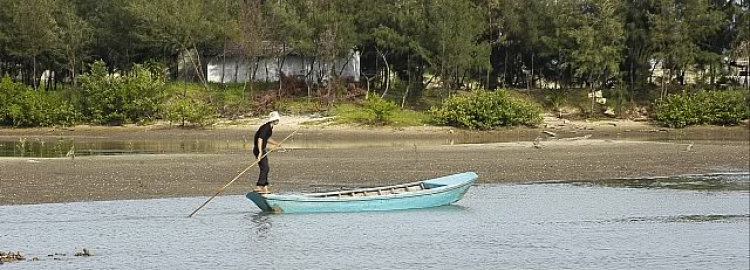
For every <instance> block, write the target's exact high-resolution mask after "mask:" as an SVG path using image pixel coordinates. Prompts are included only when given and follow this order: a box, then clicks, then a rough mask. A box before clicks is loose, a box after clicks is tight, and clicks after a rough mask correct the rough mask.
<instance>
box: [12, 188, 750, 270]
mask: <svg viewBox="0 0 750 270" xmlns="http://www.w3.org/2000/svg"><path fill="white" fill-rule="evenodd" d="M205 200H206V198H205V197H194V198H172V199H158V200H132V201H105V202H77V203H60V204H42V205H21V206H2V207H0V250H16V251H18V250H20V251H22V252H24V253H25V255H26V256H27V257H34V256H37V257H39V258H40V261H37V262H30V261H28V262H18V263H6V264H4V265H3V266H2V268H3V270H5V269H132V268H139V269H165V270H171V269H254V268H271V269H355V268H366V269H551V268H554V269H634V268H647V269H747V268H748V266H750V251H749V250H748V249H747V247H748V245H750V239H748V237H747V236H748V235H749V234H750V228H748V226H747V224H748V219H749V218H748V217H749V216H750V205H748V201H749V200H750V194H748V193H746V192H688V191H685V190H675V189H670V188H609V187H603V186H601V185H586V186H582V185H571V184H567V183H554V184H535V185H518V184H507V185H504V184H484V185H478V186H475V187H472V188H471V189H470V190H469V192H468V194H467V196H466V197H465V198H464V199H463V200H461V201H459V202H458V203H457V204H455V205H453V206H449V207H439V208H432V209H420V210H406V211H392V212H375V213H327V214H300V215H269V214H263V213H259V212H258V210H257V208H255V206H254V205H253V204H252V203H250V202H249V201H247V200H246V199H245V198H244V196H222V197H217V198H216V199H215V200H213V201H212V202H211V203H210V204H209V205H208V206H207V207H205V208H204V209H202V210H201V212H199V213H198V214H197V215H196V216H195V217H193V218H187V217H186V216H187V214H188V213H190V212H191V211H192V210H194V209H195V208H196V207H197V206H199V205H200V204H201V203H203V202H204V201H205ZM76 248H89V249H91V250H92V251H93V256H91V257H73V256H67V257H64V258H63V259H61V260H54V257H52V259H49V258H48V257H46V255H47V254H54V253H57V252H65V253H68V254H71V252H72V251H73V250H75V249H76ZM57 257H60V256H57Z"/></svg>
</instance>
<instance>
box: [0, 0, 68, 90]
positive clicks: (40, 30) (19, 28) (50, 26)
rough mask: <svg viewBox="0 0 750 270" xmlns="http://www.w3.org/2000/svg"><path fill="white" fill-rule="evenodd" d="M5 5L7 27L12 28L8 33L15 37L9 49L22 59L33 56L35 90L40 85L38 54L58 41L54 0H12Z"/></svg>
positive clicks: (48, 49) (47, 49) (49, 48)
mask: <svg viewBox="0 0 750 270" xmlns="http://www.w3.org/2000/svg"><path fill="white" fill-rule="evenodd" d="M8 2H9V3H4V4H7V5H5V7H6V8H7V9H8V10H7V12H9V14H10V24H9V25H7V26H4V27H7V29H9V35H10V36H12V37H13V40H12V41H11V42H10V44H9V45H8V46H9V52H10V54H11V55H15V56H18V57H23V58H31V60H32V62H33V68H32V72H31V76H30V78H31V84H32V85H33V86H34V89H36V88H37V87H38V81H37V78H38V76H37V75H38V74H37V73H38V72H37V57H38V56H40V55H41V54H43V53H45V52H49V51H51V49H52V46H54V45H55V43H56V42H57V40H56V36H55V34H54V29H55V26H56V24H55V19H54V17H53V16H52V11H53V10H54V1H53V0H9V1H8Z"/></svg>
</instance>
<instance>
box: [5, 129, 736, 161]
mask: <svg viewBox="0 0 750 270" xmlns="http://www.w3.org/2000/svg"><path fill="white" fill-rule="evenodd" d="M592 133H594V132H593V131H591V132H589V131H576V132H557V134H556V135H557V136H558V137H556V138H550V137H549V136H547V135H544V134H542V133H540V132H539V131H538V130H531V129H529V130H523V131H517V132H513V133H510V132H509V133H507V134H506V133H502V132H500V133H493V132H488V133H470V132H457V133H456V134H453V133H445V134H441V133H428V134H416V135H414V134H411V135H403V134H397V133H394V134H389V135H386V136H381V137H377V136H375V137H367V136H366V135H367V134H354V135H352V134H349V135H342V136H341V137H339V136H338V135H337V134H336V133H335V132H329V133H316V132H309V133H306V134H300V135H297V136H296V138H291V139H290V140H289V141H287V142H286V143H285V145H286V147H290V148H305V149H336V148H338V149H340V148H362V147H373V146H376V147H377V146H379V147H383V146H385V147H404V146H407V147H411V146H436V145H458V144H484V143H502V142H519V141H534V140H540V139H541V140H545V139H553V140H556V139H575V138H590V139H605V140H637V141H665V142H670V143H676V144H685V145H688V144H693V143H701V144H716V143H720V144H731V145H746V144H747V135H748V134H747V132H744V131H741V130H740V131H737V130H735V131H732V132H689V133H682V132H659V131H656V132H599V133H595V134H592ZM282 135H284V134H282ZM360 135H362V136H360ZM172 136H174V134H171V135H170V134H166V135H165V136H163V137H164V138H167V139H164V138H162V139H107V138H106V137H104V138H91V137H85V138H78V139H76V138H75V137H64V136H61V137H57V138H55V137H49V136H34V135H30V136H19V137H14V136H7V135H6V136H3V135H0V157H26V158H55V157H66V156H70V155H71V154H75V155H76V156H89V155H122V154H185V153H191V154H201V153H204V154H217V153H235V152H240V151H248V150H249V149H251V148H252V138H250V139H248V138H247V134H245V135H241V136H240V135H237V136H231V137H228V138H223V139H222V138H211V139H205V138H198V139H185V138H181V137H179V136H174V138H173V137H172ZM219 137H222V136H219ZM169 138H172V139H169Z"/></svg>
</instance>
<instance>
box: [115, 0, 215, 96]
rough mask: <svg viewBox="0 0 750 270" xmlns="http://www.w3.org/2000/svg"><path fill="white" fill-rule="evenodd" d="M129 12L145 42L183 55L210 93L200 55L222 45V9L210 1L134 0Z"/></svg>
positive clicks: (139, 35) (140, 36)
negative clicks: (136, 21)
mask: <svg viewBox="0 0 750 270" xmlns="http://www.w3.org/2000/svg"><path fill="white" fill-rule="evenodd" d="M128 11H130V12H131V13H132V14H133V16H134V17H135V18H136V19H137V20H138V23H137V25H136V27H137V29H138V30H139V32H140V33H139V34H137V36H138V37H139V38H140V39H141V41H143V42H145V43H153V44H155V45H157V46H159V45H161V46H168V47H171V48H175V49H178V50H180V51H181V52H183V53H184V55H186V56H187V57H188V58H189V61H190V65H191V66H192V67H193V69H194V70H195V72H196V74H197V75H198V78H199V79H200V81H201V82H202V83H203V85H204V86H205V88H206V90H208V83H207V81H206V78H205V74H204V70H203V64H202V61H201V58H200V52H202V51H203V49H209V48H215V47H218V45H217V44H221V43H220V42H218V40H222V38H221V34H223V33H224V31H222V25H223V23H224V21H223V20H222V18H223V16H222V14H223V13H224V9H223V7H222V6H221V5H215V3H214V1H209V0H132V2H130V5H129V6H128Z"/></svg>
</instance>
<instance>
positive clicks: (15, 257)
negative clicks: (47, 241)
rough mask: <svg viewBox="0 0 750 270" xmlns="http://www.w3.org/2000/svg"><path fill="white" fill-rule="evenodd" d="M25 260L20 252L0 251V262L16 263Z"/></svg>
mask: <svg viewBox="0 0 750 270" xmlns="http://www.w3.org/2000/svg"><path fill="white" fill-rule="evenodd" d="M25 260H26V258H24V257H23V255H22V254H21V252H20V251H19V252H15V253H13V252H10V251H9V252H3V251H0V262H4V263H6V262H17V261H25Z"/></svg>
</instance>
